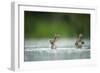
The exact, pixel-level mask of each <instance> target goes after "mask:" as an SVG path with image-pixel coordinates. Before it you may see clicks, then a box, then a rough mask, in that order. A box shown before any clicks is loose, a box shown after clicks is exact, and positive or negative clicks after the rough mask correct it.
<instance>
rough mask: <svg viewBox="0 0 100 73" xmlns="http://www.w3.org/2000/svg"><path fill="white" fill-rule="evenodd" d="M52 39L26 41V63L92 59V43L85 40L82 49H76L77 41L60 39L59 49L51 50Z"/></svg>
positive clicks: (58, 42)
mask: <svg viewBox="0 0 100 73" xmlns="http://www.w3.org/2000/svg"><path fill="white" fill-rule="evenodd" d="M49 40H50V39H42V40H41V39H35V40H34V39H30V40H25V47H24V61H25V62H28V61H47V60H70V59H71V60H72V59H89V58H90V41H89V40H88V39H84V42H85V44H84V45H83V47H82V48H79V49H78V48H76V47H75V39H59V40H58V41H57V43H56V44H57V49H51V48H50V46H51V45H50V42H49Z"/></svg>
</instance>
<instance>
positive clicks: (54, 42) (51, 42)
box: [50, 34, 59, 49]
mask: <svg viewBox="0 0 100 73" xmlns="http://www.w3.org/2000/svg"><path fill="white" fill-rule="evenodd" d="M58 38H59V34H55V35H54V38H53V39H51V40H50V44H51V49H56V48H57V46H56V42H57V40H58Z"/></svg>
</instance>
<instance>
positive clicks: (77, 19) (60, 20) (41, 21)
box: [24, 11, 90, 38]
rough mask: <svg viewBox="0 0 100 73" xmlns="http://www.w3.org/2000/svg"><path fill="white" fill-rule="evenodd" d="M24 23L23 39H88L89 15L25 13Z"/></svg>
mask: <svg viewBox="0 0 100 73" xmlns="http://www.w3.org/2000/svg"><path fill="white" fill-rule="evenodd" d="M24 23H25V24H24V34H25V38H50V37H52V36H53V35H54V34H56V33H58V34H60V37H62V38H72V37H76V36H77V35H78V34H80V33H82V34H83V35H84V38H89V37H90V14H79V13H78V14H77V13H58V12H34V11H25V12H24Z"/></svg>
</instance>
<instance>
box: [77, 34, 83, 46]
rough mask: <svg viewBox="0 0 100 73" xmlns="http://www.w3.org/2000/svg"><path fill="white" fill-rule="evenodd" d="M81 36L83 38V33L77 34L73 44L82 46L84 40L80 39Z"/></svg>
mask: <svg viewBox="0 0 100 73" xmlns="http://www.w3.org/2000/svg"><path fill="white" fill-rule="evenodd" d="M82 38H83V35H82V34H79V36H78V38H77V40H76V42H75V45H76V47H77V48H82V45H83V44H84V41H82Z"/></svg>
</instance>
